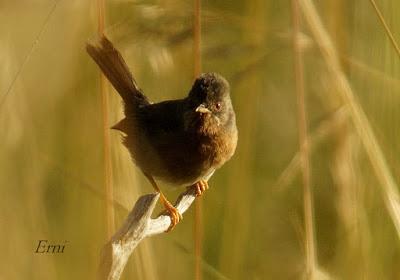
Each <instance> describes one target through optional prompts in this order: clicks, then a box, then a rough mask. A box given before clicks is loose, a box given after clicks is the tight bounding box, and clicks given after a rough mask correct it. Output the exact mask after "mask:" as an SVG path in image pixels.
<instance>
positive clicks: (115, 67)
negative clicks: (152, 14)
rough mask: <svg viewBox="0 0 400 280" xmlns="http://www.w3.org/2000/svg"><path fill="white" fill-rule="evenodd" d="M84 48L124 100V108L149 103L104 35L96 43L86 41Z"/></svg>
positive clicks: (132, 107) (119, 55) (117, 52)
mask: <svg viewBox="0 0 400 280" xmlns="http://www.w3.org/2000/svg"><path fill="white" fill-rule="evenodd" d="M86 50H87V52H88V53H89V55H90V56H91V57H92V58H93V60H94V61H95V62H96V63H97V65H98V66H99V67H100V69H101V71H103V73H104V75H105V76H106V77H107V79H108V80H109V81H110V82H111V84H112V85H113V86H114V88H115V89H116V90H117V91H118V93H119V95H120V96H121V97H122V99H123V100H124V102H125V110H130V109H134V108H137V107H138V106H140V105H145V104H149V101H148V99H147V97H146V96H145V95H144V94H143V93H142V92H141V90H140V89H139V87H138V86H137V84H136V81H135V79H134V78H133V77H132V74H131V72H130V71H129V68H128V66H127V65H126V63H125V61H124V59H123V58H122V56H121V54H120V53H119V51H118V50H117V49H116V48H114V46H113V44H112V43H111V42H110V41H109V40H108V39H107V38H106V37H105V36H102V37H101V39H100V41H99V44H98V45H92V44H89V43H88V44H87V45H86Z"/></svg>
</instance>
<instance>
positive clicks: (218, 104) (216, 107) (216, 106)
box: [215, 102, 222, 110]
mask: <svg viewBox="0 0 400 280" xmlns="http://www.w3.org/2000/svg"><path fill="white" fill-rule="evenodd" d="M221 107H222V105H221V103H219V102H218V103H217V104H215V109H217V110H220V109H221Z"/></svg>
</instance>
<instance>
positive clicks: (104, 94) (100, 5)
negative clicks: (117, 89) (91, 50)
mask: <svg viewBox="0 0 400 280" xmlns="http://www.w3.org/2000/svg"><path fill="white" fill-rule="evenodd" d="M104 11H105V4H104V0H97V15H98V17H97V20H98V23H97V28H98V29H97V31H98V34H99V36H102V35H103V33H104V22H105V19H104V18H105V16H104ZM107 86H108V84H107V80H106V77H105V76H104V75H103V73H101V71H100V93H101V98H102V115H103V142H104V144H103V153H104V156H103V161H104V162H103V166H104V188H105V195H106V200H105V203H106V223H107V238H110V237H111V236H112V235H113V233H114V231H115V216H114V205H113V203H112V201H114V190H113V188H112V171H111V153H110V151H111V150H110V129H109V127H110V125H109V123H108V120H109V111H108V104H109V101H108V90H107Z"/></svg>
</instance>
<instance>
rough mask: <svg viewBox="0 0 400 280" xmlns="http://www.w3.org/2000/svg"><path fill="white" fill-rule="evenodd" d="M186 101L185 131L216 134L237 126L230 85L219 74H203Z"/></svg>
mask: <svg viewBox="0 0 400 280" xmlns="http://www.w3.org/2000/svg"><path fill="white" fill-rule="evenodd" d="M186 100H187V108H186V111H185V116H184V118H185V129H195V130H197V131H198V132H199V133H201V134H215V133H217V132H218V131H220V130H221V129H226V128H228V127H229V125H234V124H235V113H234V111H233V107H232V102H231V98H230V89H229V84H228V82H227V81H226V80H225V78H223V77H222V76H221V75H219V74H216V73H204V74H201V75H200V77H199V78H197V79H196V81H195V82H194V84H193V86H192V89H191V90H190V92H189V95H188V97H187V99H186Z"/></svg>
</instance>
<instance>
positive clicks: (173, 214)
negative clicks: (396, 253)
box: [163, 200, 183, 232]
mask: <svg viewBox="0 0 400 280" xmlns="http://www.w3.org/2000/svg"><path fill="white" fill-rule="evenodd" d="M163 204H164V207H165V212H166V213H168V215H169V217H170V218H171V225H170V226H169V228H168V229H167V230H166V231H165V232H170V231H171V230H172V229H173V228H174V227H175V226H176V225H177V224H178V223H179V222H180V221H181V220H182V219H183V216H182V214H181V213H179V211H178V209H176V208H175V207H174V206H173V205H172V204H171V203H170V202H169V201H168V200H164V201H163Z"/></svg>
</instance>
